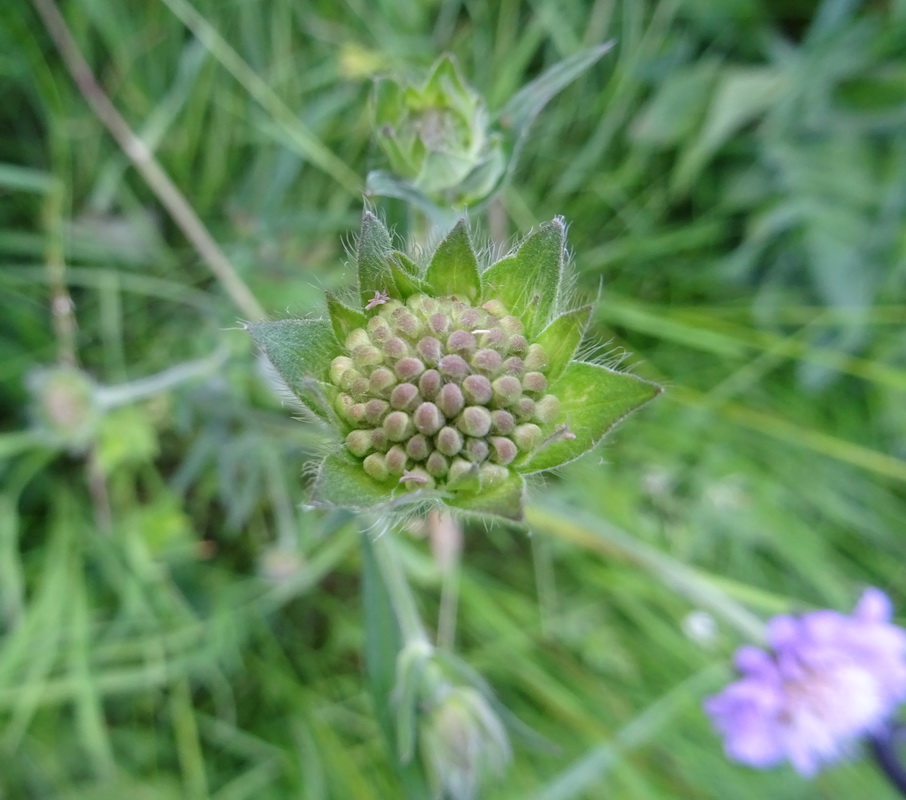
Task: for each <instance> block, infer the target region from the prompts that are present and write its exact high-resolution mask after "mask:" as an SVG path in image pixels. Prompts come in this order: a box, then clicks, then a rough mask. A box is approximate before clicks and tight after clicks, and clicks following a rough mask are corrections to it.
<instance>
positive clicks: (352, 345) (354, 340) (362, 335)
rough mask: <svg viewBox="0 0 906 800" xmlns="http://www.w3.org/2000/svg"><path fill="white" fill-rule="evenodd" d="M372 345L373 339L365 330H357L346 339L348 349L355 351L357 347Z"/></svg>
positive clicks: (351, 332)
mask: <svg viewBox="0 0 906 800" xmlns="http://www.w3.org/2000/svg"><path fill="white" fill-rule="evenodd" d="M370 344H371V338H370V337H369V336H368V332H367V331H366V330H365V329H364V328H356V329H355V330H353V331H350V332H349V335H348V336H347V337H346V349H347V350H355V349H356V348H357V347H366V346H368V345H370Z"/></svg>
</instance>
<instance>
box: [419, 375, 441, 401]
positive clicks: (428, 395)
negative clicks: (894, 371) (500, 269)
mask: <svg viewBox="0 0 906 800" xmlns="http://www.w3.org/2000/svg"><path fill="white" fill-rule="evenodd" d="M443 385H444V379H443V378H442V377H441V376H440V373H439V372H438V371H437V370H436V369H428V370H425V371H424V372H423V373H422V374H421V377H419V379H418V391H419V393H420V394H421V396H422V397H423V398H424V399H425V400H433V399H434V398H435V397H437V393H438V392H439V391H440V387H441V386H443Z"/></svg>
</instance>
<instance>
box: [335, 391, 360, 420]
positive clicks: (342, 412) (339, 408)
mask: <svg viewBox="0 0 906 800" xmlns="http://www.w3.org/2000/svg"><path fill="white" fill-rule="evenodd" d="M354 405H355V400H353V398H352V396H351V395H348V394H346V392H340V393H339V394H338V395H337V398H336V400H334V401H333V407H334V411H336V412H337V416H338V417H340V418H341V419H348V418H349V409H350V408H352V407H353V406H354Z"/></svg>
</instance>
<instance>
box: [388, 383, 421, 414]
mask: <svg viewBox="0 0 906 800" xmlns="http://www.w3.org/2000/svg"><path fill="white" fill-rule="evenodd" d="M420 400H421V398H420V397H419V394H418V387H417V386H416V385H415V384H414V383H401V384H399V385H398V386H394V387H393V391H392V392H390V405H391V406H393V407H394V408H395V409H396V410H397V411H413V410H415V408H416V406H418V404H419V401H420Z"/></svg>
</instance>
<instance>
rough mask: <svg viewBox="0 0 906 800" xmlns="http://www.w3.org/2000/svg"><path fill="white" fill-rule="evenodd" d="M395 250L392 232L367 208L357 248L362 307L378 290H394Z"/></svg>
mask: <svg viewBox="0 0 906 800" xmlns="http://www.w3.org/2000/svg"><path fill="white" fill-rule="evenodd" d="M392 253H393V247H392V245H391V243H390V232H389V231H388V230H387V228H386V227H384V223H383V222H381V221H380V220H379V219H378V218H377V217H376V216H375V215H374V214H372V213H371V212H370V211H366V212H365V214H364V215H363V216H362V231H361V233H360V234H359V243H358V247H357V248H356V266H357V267H358V271H359V292H360V294H361V297H362V307H364V306H366V305H367V304H368V301H369V300H371V298H372V297H373V296H374V293H375V292H388V293H390V294H391V295H392V294H393V293H394V292H393V291H391V290H393V289H394V283H393V275H392V273H391V268H390V265H391V261H390V256H391V254H392Z"/></svg>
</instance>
